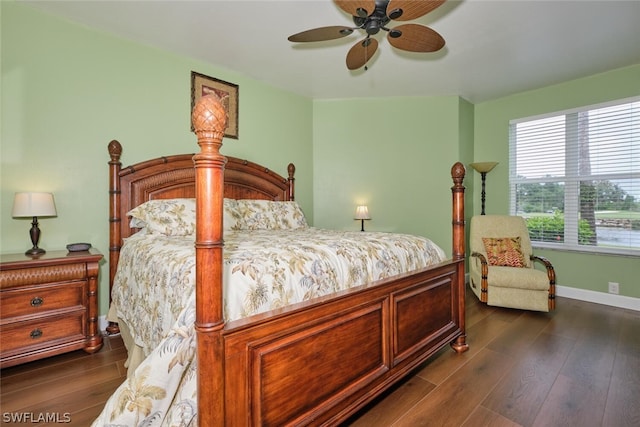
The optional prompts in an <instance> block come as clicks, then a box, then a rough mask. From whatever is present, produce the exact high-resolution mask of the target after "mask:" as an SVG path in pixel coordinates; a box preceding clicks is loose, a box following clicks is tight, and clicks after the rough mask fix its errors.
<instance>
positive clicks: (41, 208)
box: [11, 193, 58, 218]
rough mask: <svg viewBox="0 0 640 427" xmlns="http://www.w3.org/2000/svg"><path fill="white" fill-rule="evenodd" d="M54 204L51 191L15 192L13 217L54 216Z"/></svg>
mask: <svg viewBox="0 0 640 427" xmlns="http://www.w3.org/2000/svg"><path fill="white" fill-rule="evenodd" d="M57 214H58V213H57V212H56V205H55V203H54V201H53V194H51V193H16V194H15V197H14V198H13V210H12V211H11V216H12V217H14V218H26V217H38V216H56V215H57Z"/></svg>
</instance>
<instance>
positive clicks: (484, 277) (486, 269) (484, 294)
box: [471, 252, 489, 303]
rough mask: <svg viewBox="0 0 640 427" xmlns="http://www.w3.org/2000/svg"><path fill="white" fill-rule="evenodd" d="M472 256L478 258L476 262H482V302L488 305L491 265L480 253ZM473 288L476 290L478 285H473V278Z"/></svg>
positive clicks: (473, 253)
mask: <svg viewBox="0 0 640 427" xmlns="http://www.w3.org/2000/svg"><path fill="white" fill-rule="evenodd" d="M471 256H472V257H473V258H476V262H477V261H478V260H480V301H482V302H484V303H486V302H487V292H488V288H489V283H488V282H487V276H489V263H488V262H487V258H486V257H485V256H484V255H483V254H481V253H480V252H472V253H471ZM476 265H477V263H476ZM471 286H473V287H474V288H475V287H476V284H475V283H473V277H472V279H471Z"/></svg>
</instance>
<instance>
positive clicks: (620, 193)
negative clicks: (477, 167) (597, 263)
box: [509, 97, 640, 255]
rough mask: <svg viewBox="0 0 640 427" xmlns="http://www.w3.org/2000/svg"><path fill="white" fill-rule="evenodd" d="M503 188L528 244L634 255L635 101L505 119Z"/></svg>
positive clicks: (638, 214) (638, 182)
mask: <svg viewBox="0 0 640 427" xmlns="http://www.w3.org/2000/svg"><path fill="white" fill-rule="evenodd" d="M509 184H510V190H511V196H510V200H511V214H512V215H521V216H523V217H524V218H525V219H526V220H527V226H528V228H529V234H530V235H531V240H532V242H533V243H534V245H536V246H538V247H553V248H563V249H572V250H581V251H593V252H607V253H619V254H631V255H640V97H636V98H632V99H625V100H622V101H618V102H615V103H609V104H606V105H596V106H590V107H585V108H580V109H575V110H571V111H563V112H560V113H554V114H550V115H546V116H543V117H542V116H539V117H529V118H525V119H519V120H513V121H511V122H510V124H509Z"/></svg>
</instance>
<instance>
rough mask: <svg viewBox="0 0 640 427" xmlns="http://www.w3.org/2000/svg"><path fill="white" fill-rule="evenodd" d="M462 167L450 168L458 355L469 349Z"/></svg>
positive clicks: (455, 342)
mask: <svg viewBox="0 0 640 427" xmlns="http://www.w3.org/2000/svg"><path fill="white" fill-rule="evenodd" d="M464 174H465V169H464V165H463V164H462V163H460V162H457V163H455V164H454V165H453V167H452V168H451V178H452V179H453V187H451V195H452V198H453V206H452V214H451V218H452V228H453V247H452V252H453V253H452V256H453V259H454V260H456V261H460V262H459V263H458V267H457V268H458V283H457V285H458V289H457V292H458V324H459V325H460V329H461V331H462V334H461V335H460V336H459V337H458V338H457V339H456V340H455V341H454V342H453V343H451V347H452V348H453V349H454V350H455V351H456V352H458V353H462V352H465V351H467V350H468V349H469V345H468V344H467V336H466V332H465V298H464V296H465V295H464V294H465V279H464V259H465V246H464V242H465V233H464V222H465V221H464V185H462V181H463V180H464Z"/></svg>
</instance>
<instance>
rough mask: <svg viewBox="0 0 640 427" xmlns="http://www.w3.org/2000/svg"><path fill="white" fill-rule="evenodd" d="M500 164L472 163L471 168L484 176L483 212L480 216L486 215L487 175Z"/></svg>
mask: <svg viewBox="0 0 640 427" xmlns="http://www.w3.org/2000/svg"><path fill="white" fill-rule="evenodd" d="M497 164H498V162H480V163H471V164H470V165H469V166H471V167H472V168H474V169H475V170H476V171H478V172H480V175H481V176H482V212H481V213H480V215H484V200H485V196H486V193H485V191H484V182H485V180H486V179H487V174H488V173H489V172H491V170H492V169H493V168H495V167H496V165H497Z"/></svg>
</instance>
